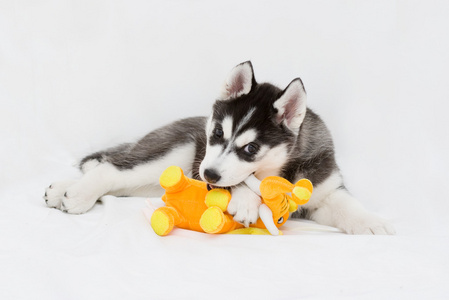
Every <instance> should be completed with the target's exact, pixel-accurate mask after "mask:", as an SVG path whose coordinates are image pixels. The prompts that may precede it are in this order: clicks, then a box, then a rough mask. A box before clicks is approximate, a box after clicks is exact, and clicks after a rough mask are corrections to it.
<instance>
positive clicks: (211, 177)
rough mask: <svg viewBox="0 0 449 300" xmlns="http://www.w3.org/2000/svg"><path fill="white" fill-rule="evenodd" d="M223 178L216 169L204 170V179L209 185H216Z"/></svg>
mask: <svg viewBox="0 0 449 300" xmlns="http://www.w3.org/2000/svg"><path fill="white" fill-rule="evenodd" d="M220 178H221V176H220V174H218V173H217V171H215V170H214V169H206V170H204V179H206V180H207V182H209V183H216V182H217V181H218V180H220Z"/></svg>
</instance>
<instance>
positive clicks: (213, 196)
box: [205, 189, 231, 211]
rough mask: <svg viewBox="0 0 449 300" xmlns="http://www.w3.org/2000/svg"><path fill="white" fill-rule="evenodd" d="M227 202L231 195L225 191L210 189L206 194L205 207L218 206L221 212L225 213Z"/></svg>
mask: <svg viewBox="0 0 449 300" xmlns="http://www.w3.org/2000/svg"><path fill="white" fill-rule="evenodd" d="M229 201H231V193H230V192H229V191H228V190H225V189H212V190H210V191H209V192H207V194H206V200H205V203H206V206H207V207H211V206H218V207H219V208H220V209H221V210H222V211H226V209H227V208H228V204H229Z"/></svg>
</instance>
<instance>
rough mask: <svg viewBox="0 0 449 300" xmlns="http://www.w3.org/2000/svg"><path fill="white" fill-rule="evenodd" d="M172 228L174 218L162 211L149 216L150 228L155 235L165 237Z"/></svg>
mask: <svg viewBox="0 0 449 300" xmlns="http://www.w3.org/2000/svg"><path fill="white" fill-rule="evenodd" d="M173 226H174V217H173V216H172V215H171V214H168V213H166V212H165V211H163V210H156V211H155V212H154V213H153V215H152V216H151V227H152V228H153V230H154V232H155V233H156V234H157V235H161V236H164V235H167V234H169V233H170V231H172V229H173Z"/></svg>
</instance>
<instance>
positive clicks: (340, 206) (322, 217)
mask: <svg viewBox="0 0 449 300" xmlns="http://www.w3.org/2000/svg"><path fill="white" fill-rule="evenodd" d="M310 218H311V219H312V220H314V221H316V222H318V223H320V224H323V225H329V226H334V227H337V228H339V229H341V230H342V231H344V232H346V233H349V234H395V230H394V227H393V226H392V225H391V224H390V223H389V222H388V221H386V220H384V219H382V218H380V217H378V216H376V215H374V214H372V213H370V212H368V211H367V210H366V209H365V208H364V207H363V206H362V204H361V203H360V202H359V201H357V199H355V198H354V197H353V196H351V195H350V194H349V193H348V191H346V190H345V189H336V190H334V191H333V192H331V193H330V194H329V195H328V196H327V197H325V198H324V199H322V200H321V203H320V205H319V207H318V208H317V209H316V210H314V211H313V212H312V213H311V216H310Z"/></svg>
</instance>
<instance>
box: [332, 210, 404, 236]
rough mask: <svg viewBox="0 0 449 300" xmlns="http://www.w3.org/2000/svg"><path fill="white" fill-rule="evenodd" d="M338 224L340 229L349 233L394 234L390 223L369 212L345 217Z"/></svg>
mask: <svg viewBox="0 0 449 300" xmlns="http://www.w3.org/2000/svg"><path fill="white" fill-rule="evenodd" d="M340 224H341V226H339V227H340V229H341V230H343V231H344V232H346V233H349V234H384V235H385V234H396V231H395V230H394V227H393V225H392V224H390V223H389V222H388V221H386V220H384V219H382V218H379V217H378V216H375V215H373V214H370V213H365V214H362V215H359V216H357V217H353V218H351V219H347V220H345V221H344V222H341V223H340Z"/></svg>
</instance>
